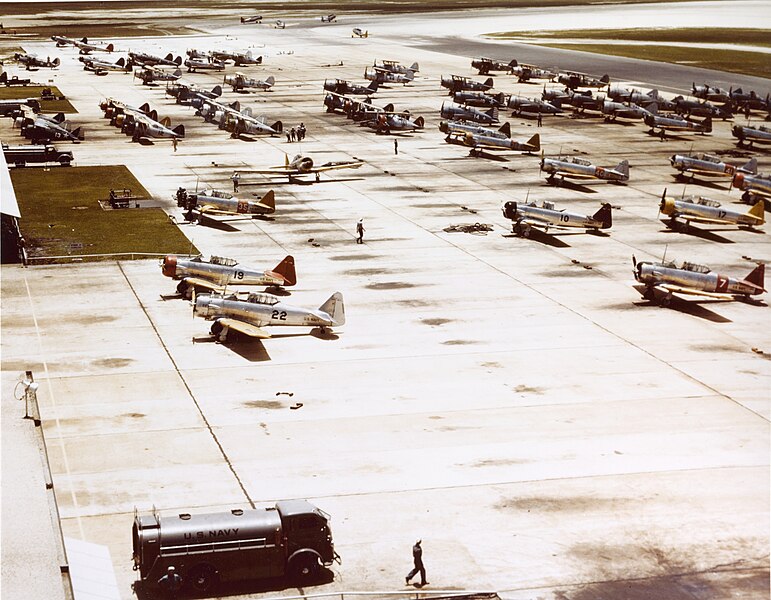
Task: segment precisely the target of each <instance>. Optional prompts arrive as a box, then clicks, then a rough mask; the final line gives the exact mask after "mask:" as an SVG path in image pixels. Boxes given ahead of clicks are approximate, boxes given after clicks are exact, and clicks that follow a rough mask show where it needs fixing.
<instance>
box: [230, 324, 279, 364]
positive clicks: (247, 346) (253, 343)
mask: <svg viewBox="0 0 771 600" xmlns="http://www.w3.org/2000/svg"><path fill="white" fill-rule="evenodd" d="M233 333H234V332H232V331H231V332H230V333H228V340H227V341H226V342H225V345H226V346H227V347H228V348H229V349H230V350H232V351H233V352H235V353H236V354H238V355H239V356H240V357H241V358H245V359H246V360H248V361H249V362H267V361H269V360H271V357H270V354H268V350H267V349H266V348H265V344H263V343H262V340H253V339H251V338H249V337H247V336H238V335H236V336H233V337H234V338H235V339H233V340H231V339H230V337H231V336H232V335H233Z"/></svg>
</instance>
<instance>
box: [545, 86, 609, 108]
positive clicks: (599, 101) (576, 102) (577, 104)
mask: <svg viewBox="0 0 771 600" xmlns="http://www.w3.org/2000/svg"><path fill="white" fill-rule="evenodd" d="M604 101H605V98H604V97H603V96H596V97H594V98H592V92H591V91H589V90H586V91H584V92H577V91H575V90H568V93H567V98H563V99H561V100H558V101H557V102H558V104H559V106H562V105H563V104H569V105H571V106H572V107H573V108H577V109H578V112H584V111H587V110H593V111H596V112H602V107H603V103H604Z"/></svg>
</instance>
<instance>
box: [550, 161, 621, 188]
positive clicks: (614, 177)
mask: <svg viewBox="0 0 771 600" xmlns="http://www.w3.org/2000/svg"><path fill="white" fill-rule="evenodd" d="M541 171H543V172H545V173H548V174H549V176H548V178H547V181H548V182H549V183H553V182H554V176H555V175H556V176H558V177H561V178H562V179H561V180H563V181H564V179H565V177H571V178H576V179H604V180H605V181H611V182H614V183H615V182H622V183H623V182H627V181H629V161H627V160H622V161H621V162H620V163H618V165H616V166H615V167H613V168H612V169H611V168H608V167H597V166H595V165H593V164H592V163H591V162H589V161H588V160H586V159H584V158H578V157H573V158H564V159H563V158H546V157H541Z"/></svg>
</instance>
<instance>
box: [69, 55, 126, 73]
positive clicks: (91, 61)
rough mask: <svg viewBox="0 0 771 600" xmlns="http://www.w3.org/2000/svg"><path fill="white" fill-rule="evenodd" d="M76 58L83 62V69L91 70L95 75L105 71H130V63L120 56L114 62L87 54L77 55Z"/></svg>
mask: <svg viewBox="0 0 771 600" xmlns="http://www.w3.org/2000/svg"><path fill="white" fill-rule="evenodd" d="M78 60H79V61H80V62H82V63H83V70H84V71H93V72H94V73H96V74H97V75H106V74H107V71H123V72H124V73H128V72H129V71H131V65H129V64H127V63H126V59H125V58H123V57H122V56H121V57H120V58H119V59H118V60H116V61H115V62H114V63H112V62H107V61H106V60H97V59H96V58H91V57H88V56H79V57H78Z"/></svg>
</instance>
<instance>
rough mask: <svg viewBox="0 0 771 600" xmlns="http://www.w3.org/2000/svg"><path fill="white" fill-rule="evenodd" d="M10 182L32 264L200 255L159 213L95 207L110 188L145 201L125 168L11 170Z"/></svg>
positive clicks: (141, 209)
mask: <svg viewBox="0 0 771 600" xmlns="http://www.w3.org/2000/svg"><path fill="white" fill-rule="evenodd" d="M11 181H12V182H13V187H14V190H15V191H16V197H17V199H18V202H19V209H20V210H21V215H22V217H21V222H20V223H21V230H22V233H23V235H24V238H25V240H26V247H27V252H28V254H29V256H30V257H31V258H38V257H47V256H67V255H88V254H119V253H131V252H143V253H151V254H180V253H181V254H187V253H188V252H191V251H192V252H194V253H197V252H198V250H197V249H196V248H195V247H192V246H191V244H190V242H189V241H188V239H187V238H186V237H185V236H184V235H183V234H182V232H181V231H180V230H179V228H178V227H177V226H176V225H174V224H172V223H171V221H169V218H168V216H167V215H166V213H165V212H164V211H163V210H161V209H160V208H140V209H135V208H128V209H117V210H103V209H102V208H101V206H100V205H99V202H98V201H99V200H105V199H107V197H108V196H109V192H110V188H114V189H115V190H120V189H124V188H130V189H131V192H132V195H134V196H138V197H144V198H147V197H149V194H148V192H147V190H145V189H144V188H143V187H142V185H141V184H140V183H139V181H137V179H136V178H135V177H134V176H133V175H132V174H131V171H129V170H128V169H127V168H126V167H125V166H124V165H118V166H109V167H54V168H52V169H50V170H49V171H44V170H42V169H37V168H25V169H11ZM191 248H192V250H191ZM137 258H141V257H137ZM93 260H111V259H110V258H109V257H108V258H106V259H102V258H100V257H94V258H93Z"/></svg>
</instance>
